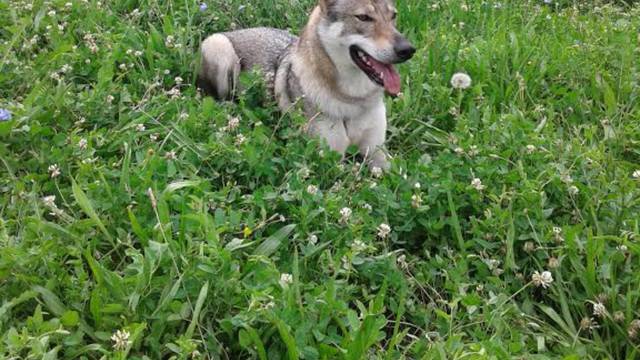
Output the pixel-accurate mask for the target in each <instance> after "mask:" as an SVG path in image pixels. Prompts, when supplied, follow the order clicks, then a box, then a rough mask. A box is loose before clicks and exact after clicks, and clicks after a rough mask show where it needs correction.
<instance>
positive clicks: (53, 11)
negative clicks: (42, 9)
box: [47, 10, 56, 17]
mask: <svg viewBox="0 0 640 360" xmlns="http://www.w3.org/2000/svg"><path fill="white" fill-rule="evenodd" d="M47 15H49V16H50V17H54V16H56V11H55V10H51V11H49V12H48V13H47Z"/></svg>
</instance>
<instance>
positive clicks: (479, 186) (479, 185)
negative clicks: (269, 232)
mask: <svg viewBox="0 0 640 360" xmlns="http://www.w3.org/2000/svg"><path fill="white" fill-rule="evenodd" d="M471 187H473V188H474V189H476V190H478V191H482V190H484V188H485V186H484V185H482V180H480V179H478V178H475V179H473V180H471Z"/></svg>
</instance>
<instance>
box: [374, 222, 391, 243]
mask: <svg viewBox="0 0 640 360" xmlns="http://www.w3.org/2000/svg"><path fill="white" fill-rule="evenodd" d="M377 230H378V237H380V238H381V239H385V238H386V237H387V236H389V234H391V226H389V225H388V224H385V223H382V224H380V225H378V228H377Z"/></svg>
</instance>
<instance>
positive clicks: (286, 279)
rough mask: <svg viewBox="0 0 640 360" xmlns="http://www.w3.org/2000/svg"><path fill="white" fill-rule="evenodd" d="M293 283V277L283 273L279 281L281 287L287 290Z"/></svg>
mask: <svg viewBox="0 0 640 360" xmlns="http://www.w3.org/2000/svg"><path fill="white" fill-rule="evenodd" d="M291 283H293V275H291V274H287V273H282V274H281V275H280V281H279V284H280V286H282V287H283V288H285V289H286V288H287V287H289V284H291Z"/></svg>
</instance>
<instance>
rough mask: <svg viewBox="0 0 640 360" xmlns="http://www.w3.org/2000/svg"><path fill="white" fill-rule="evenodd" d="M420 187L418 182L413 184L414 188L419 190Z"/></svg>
mask: <svg viewBox="0 0 640 360" xmlns="http://www.w3.org/2000/svg"><path fill="white" fill-rule="evenodd" d="M421 187H422V185H420V183H419V182H417V183H415V184H413V188H414V189H416V190H420V188H421Z"/></svg>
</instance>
